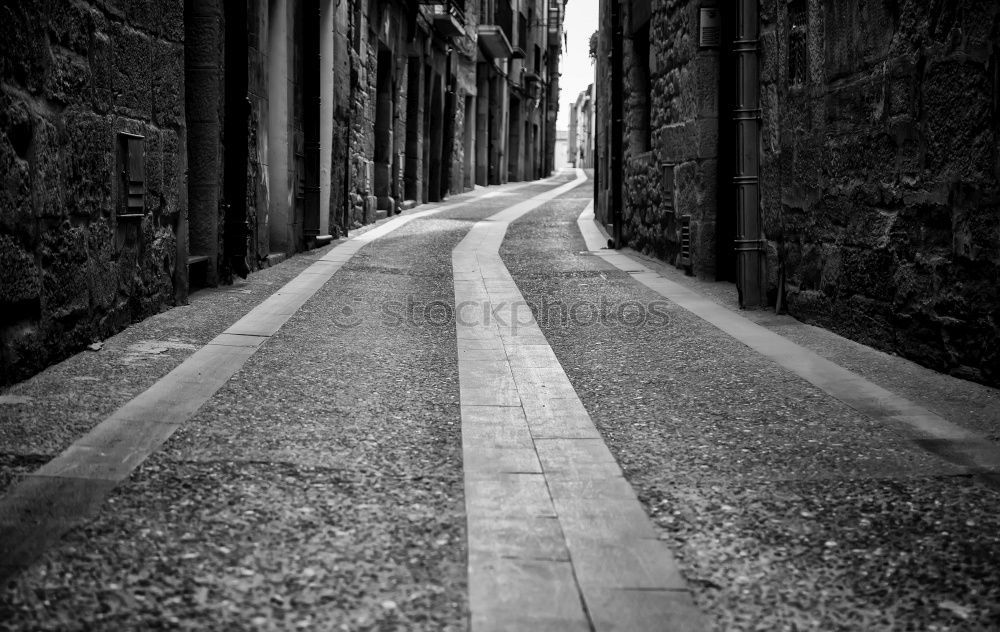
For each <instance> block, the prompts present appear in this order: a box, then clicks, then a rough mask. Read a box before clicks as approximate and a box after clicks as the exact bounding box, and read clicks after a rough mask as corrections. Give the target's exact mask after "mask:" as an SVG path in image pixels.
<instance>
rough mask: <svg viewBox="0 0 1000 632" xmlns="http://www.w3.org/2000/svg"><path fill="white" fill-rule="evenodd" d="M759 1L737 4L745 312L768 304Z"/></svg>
mask: <svg viewBox="0 0 1000 632" xmlns="http://www.w3.org/2000/svg"><path fill="white" fill-rule="evenodd" d="M759 32H760V21H759V17H758V5H757V0H739V2H738V3H737V5H736V39H735V41H734V42H733V53H734V56H735V62H736V74H737V81H738V84H737V95H736V106H735V107H734V108H733V122H734V123H735V125H736V142H737V150H736V151H737V156H736V160H737V162H736V176H735V177H734V178H733V184H734V185H735V187H736V230H737V233H736V243H735V249H736V265H737V273H736V274H737V283H736V285H737V289H738V290H739V295H740V307H744V308H755V307H764V306H766V305H767V293H766V292H765V279H764V239H763V234H762V231H761V217H760V78H759V74H760V73H759V56H758V35H759Z"/></svg>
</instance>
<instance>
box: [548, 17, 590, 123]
mask: <svg viewBox="0 0 1000 632" xmlns="http://www.w3.org/2000/svg"><path fill="white" fill-rule="evenodd" d="M597 8H598V0H569V1H568V2H567V3H566V16H565V19H564V21H563V29H564V30H565V31H566V50H564V51H563V54H562V58H561V59H560V60H559V73H560V74H561V75H562V76H561V77H559V87H560V89H561V91H560V94H559V119H558V120H557V121H556V129H569V111H570V109H571V108H572V107H573V104H574V103H576V97H577V95H579V94H580V93H581V92H582V91H583V90H585V89H586V88H587V86H589V85H590V84H591V83H593V81H594V64H593V63H592V62H591V59H590V35H591V33H593V32H594V31H596V30H597Z"/></svg>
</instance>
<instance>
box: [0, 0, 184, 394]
mask: <svg viewBox="0 0 1000 632" xmlns="http://www.w3.org/2000/svg"><path fill="white" fill-rule="evenodd" d="M183 37H184V26H183V3H182V2H180V0H174V1H171V2H155V3H104V2H101V3H97V2H93V3H91V2H84V1H82V0H81V1H78V2H15V3H4V5H3V7H2V8H0V85H2V87H0V172H2V173H3V174H4V179H3V183H2V185H0V270H2V271H3V279H2V281H0V383H8V382H11V381H14V380H17V379H20V378H23V377H25V376H27V375H29V374H30V373H32V372H34V371H36V370H38V369H40V368H41V367H43V366H45V365H46V364H49V363H51V362H54V361H56V360H58V359H61V358H63V357H65V356H67V355H69V354H70V353H72V352H74V351H76V350H78V349H80V348H82V347H83V346H84V345H86V344H88V343H90V342H93V341H94V340H99V339H102V338H105V337H107V336H109V335H111V334H113V333H115V332H116V331H119V330H120V329H122V328H124V327H125V326H127V325H128V324H130V323H131V322H134V321H136V320H140V319H142V318H144V317H146V316H149V315H151V314H154V313H156V312H157V311H159V310H161V309H162V308H163V307H164V306H166V305H171V304H173V303H174V301H175V294H176V291H175V290H177V289H179V290H180V293H181V294H182V293H183V288H184V287H185V285H184V279H186V273H185V271H184V270H179V269H178V266H177V263H176V262H177V239H176V232H175V231H176V227H177V225H178V221H179V218H180V217H181V216H182V214H183V213H185V212H186V203H187V202H186V194H185V190H186V186H185V128H184V88H183V86H184V48H183ZM119 132H129V133H133V134H141V135H143V136H144V137H145V181H146V196H145V214H144V216H143V217H142V218H141V219H118V218H117V216H116V212H115V195H116V192H117V188H118V184H117V182H116V177H115V175H116V174H115V173H114V172H115V156H116V154H115V151H116V146H117V143H118V141H117V138H116V137H117V134H118V133H119Z"/></svg>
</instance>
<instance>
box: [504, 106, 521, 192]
mask: <svg viewBox="0 0 1000 632" xmlns="http://www.w3.org/2000/svg"><path fill="white" fill-rule="evenodd" d="M520 121H521V99H519V98H517V97H515V96H513V95H511V97H510V118H509V119H508V123H507V180H508V181H509V182H515V181H517V180H520V179H521V173H520V169H518V167H519V166H520V165H521V124H520Z"/></svg>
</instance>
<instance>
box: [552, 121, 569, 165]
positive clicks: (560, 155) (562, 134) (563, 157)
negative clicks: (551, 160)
mask: <svg viewBox="0 0 1000 632" xmlns="http://www.w3.org/2000/svg"><path fill="white" fill-rule="evenodd" d="M555 160H556V163H555V168H556V170H557V171H558V170H559V169H565V168H566V167H570V166H572V165H571V164H570V162H569V130H565V129H559V130H556V147H555Z"/></svg>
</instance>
